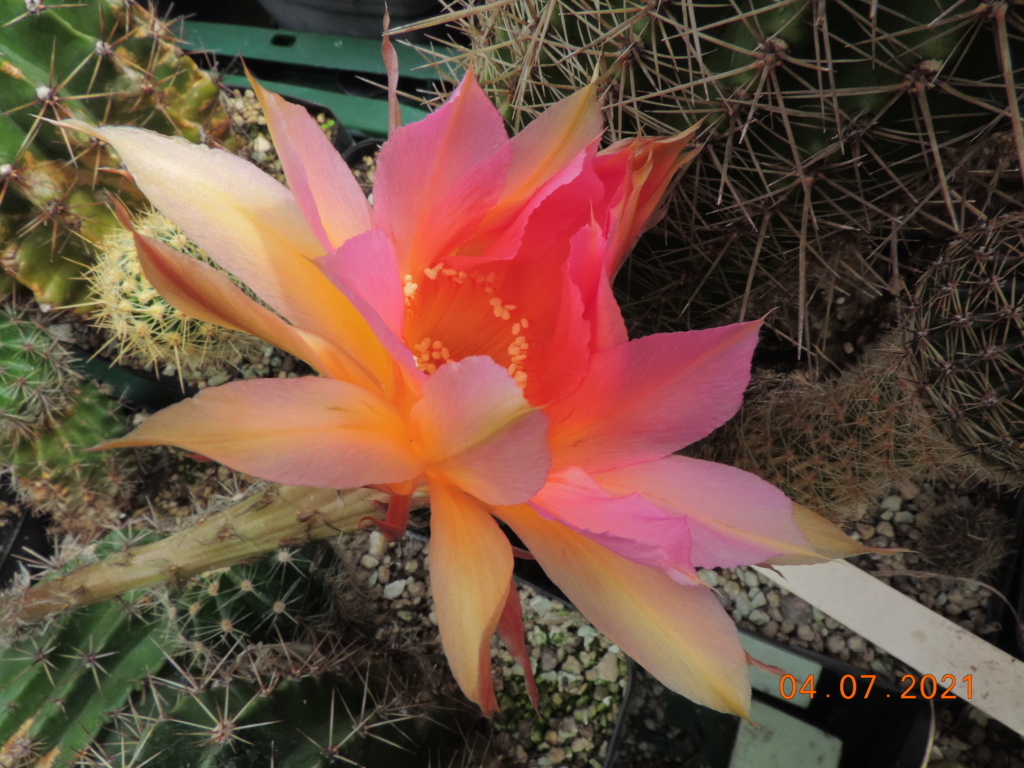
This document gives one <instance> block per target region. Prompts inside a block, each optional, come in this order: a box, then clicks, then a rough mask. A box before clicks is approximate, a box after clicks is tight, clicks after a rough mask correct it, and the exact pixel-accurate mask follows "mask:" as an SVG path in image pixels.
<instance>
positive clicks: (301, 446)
mask: <svg viewBox="0 0 1024 768" xmlns="http://www.w3.org/2000/svg"><path fill="white" fill-rule="evenodd" d="M254 87H256V88H257V92H258V95H259V97H260V100H261V102H262V104H263V107H264V109H265V111H266V116H267V121H268V124H269V126H270V128H271V130H272V133H273V137H274V141H275V143H276V145H277V147H278V151H279V153H280V156H281V160H282V164H283V167H284V171H285V174H286V176H287V179H288V187H285V186H283V185H281V184H280V183H278V182H277V181H275V180H274V179H272V178H271V177H269V176H267V175H265V174H263V173H262V172H261V171H259V170H258V169H256V168H255V167H254V166H252V165H250V164H249V163H247V162H245V161H244V160H242V159H239V158H237V157H235V156H233V155H231V154H229V153H227V152H223V151H219V150H214V149H209V148H207V147H203V146H196V145H191V144H188V143H185V142H182V141H179V140H174V139H168V138H165V137H163V136H159V135H157V134H155V133H150V132H148V131H144V130H140V129H135V128H121V127H110V128H102V129H94V128H89V127H88V126H84V125H83V124H81V123H74V122H71V123H68V125H69V127H73V128H76V129H78V130H83V131H86V132H88V133H90V134H92V135H94V136H96V137H97V138H101V139H102V140H104V141H107V142H109V143H110V144H111V145H113V147H114V148H115V149H116V150H117V152H118V153H119V154H120V156H121V157H122V159H123V160H124V162H125V164H126V166H127V168H128V170H129V171H130V172H131V173H132V174H133V176H134V177H135V179H136V181H137V182H138V184H139V186H140V187H141V189H142V190H143V191H144V192H145V193H146V195H147V196H148V197H149V199H150V200H151V201H152V203H153V204H154V205H155V206H156V207H157V208H158V209H159V210H160V211H161V212H162V213H163V214H164V215H166V216H167V217H168V218H170V219H171V220H172V221H174V222H176V223H177V224H178V225H179V226H181V227H182V228H183V229H184V230H185V232H186V233H187V234H188V235H189V236H190V237H191V238H192V239H193V240H195V242H196V243H197V244H198V245H199V246H200V247H202V248H203V249H204V250H205V251H206V253H207V254H208V255H209V256H210V257H211V258H213V259H214V260H215V261H216V262H217V263H218V264H219V265H220V266H222V267H223V268H224V269H226V270H227V271H229V272H231V273H232V274H234V275H235V276H236V277H237V278H239V279H240V280H242V281H243V282H244V283H245V284H246V285H248V286H249V287H250V288H251V289H252V290H253V291H254V292H255V293H256V294H257V295H258V296H259V297H260V298H261V299H262V300H263V302H265V304H266V307H264V306H261V305H260V304H258V303H257V302H255V301H253V300H251V299H250V298H248V297H247V296H246V295H245V294H244V293H243V292H242V291H241V290H239V289H238V288H236V287H235V286H234V285H233V284H232V282H231V281H230V280H229V279H228V278H227V277H225V276H224V275H223V274H221V273H219V272H217V271H215V270H213V269H212V268H210V267H207V266H205V265H203V264H201V263H199V262H197V261H194V260H192V259H190V258H188V257H186V256H184V255H182V254H180V253H178V252H176V251H174V250H172V249H170V248H169V247H167V246H165V245H162V244H160V243H157V242H154V241H148V240H146V239H144V238H141V237H138V238H137V242H138V250H139V254H140V258H141V259H142V261H143V266H144V268H145V272H146V274H147V276H148V277H149V279H150V280H151V282H152V283H153V284H154V286H155V287H156V288H157V289H158V290H159V291H160V293H161V294H162V295H163V296H164V297H165V298H167V299H168V300H169V301H170V302H172V303H174V304H175V305H177V306H178V307H179V308H180V309H182V310H184V311H185V312H187V313H189V314H191V315H193V316H195V317H197V318H200V319H203V320H206V321H210V322H215V323H219V324H220V325H224V326H227V327H230V328H236V329H240V330H243V331H247V332H249V333H252V334H255V335H256V336H259V337H261V338H263V339H265V340H266V341H268V342H270V343H271V344H274V345H276V346H277V347H279V348H281V349H283V350H285V351H287V352H289V353H291V354H293V355H295V356H297V357H299V358H301V359H303V360H305V361H306V362H308V363H309V364H310V365H311V366H312V367H313V368H314V369H315V370H316V371H317V373H319V374H320V375H319V376H310V377H305V378H299V379H287V380H282V379H265V380H257V381H239V382H233V383H228V384H224V385H222V386H219V387H215V388H211V389H207V390H204V391H203V392H201V393H200V394H199V395H197V396H196V397H194V398H192V399H191V400H188V401H185V402H183V403H180V404H178V405H174V406H171V407H170V408H167V409H166V410H164V411H161V412H159V413H157V414H155V415H153V416H151V417H150V418H149V419H147V420H146V421H145V422H144V423H143V424H142V425H141V426H140V427H138V428H137V429H136V430H135V431H134V432H132V433H131V434H130V435H128V436H127V437H125V438H123V439H121V440H117V441H114V442H113V443H110V444H108V447H112V446H137V445H154V444H169V445H175V446H179V447H182V448H185V449H187V450H189V451H193V452H196V453H199V454H202V455H205V456H208V457H210V458H212V459H215V460H217V461H219V462H222V463H224V464H226V465H228V466H230V467H233V468H235V469H238V470H240V471H243V472H247V473H250V474H253V475H257V476H259V477H263V478H267V479H269V480H272V481H275V482H281V483H287V484H293V485H310V486H318V487H327V488H338V489H348V488H356V487H363V486H371V487H375V488H378V489H381V490H383V491H385V492H387V493H388V494H390V498H391V502H390V506H389V508H388V513H387V519H386V520H385V521H383V522H381V523H380V526H381V528H382V529H383V530H384V531H385V532H386V533H387V534H388V535H389V536H390V537H392V538H393V537H397V536H400V535H401V534H402V532H403V531H404V529H405V524H406V521H407V517H408V510H409V502H410V497H411V495H412V494H413V492H414V491H416V490H417V489H422V488H424V487H425V488H427V489H428V491H429V496H430V500H431V541H430V579H431V589H432V592H433V599H434V601H435V605H436V613H437V618H438V625H439V629H440V635H441V640H442V644H443V647H444V650H445V652H446V654H447V656H448V658H449V660H450V663H451V667H452V670H453V672H454V674H455V678H456V680H457V681H458V683H459V685H460V686H461V687H462V689H463V690H464V691H465V692H466V695H467V696H469V697H470V698H471V699H472V700H473V701H475V702H477V703H478V704H479V705H480V707H481V708H482V709H483V711H484V712H485V713H488V714H489V713H491V712H493V711H494V709H495V708H496V706H497V704H496V701H495V697H494V692H493V688H492V682H491V661H490V640H491V637H492V635H493V634H494V633H495V631H497V632H498V633H499V634H500V635H501V636H502V637H503V638H504V639H505V641H506V642H507V643H508V645H509V647H510V649H511V650H512V652H513V653H514V655H516V657H517V659H518V660H519V661H520V662H521V663H522V664H524V668H525V671H526V674H527V677H528V679H529V680H531V682H532V678H531V676H530V671H529V663H528V656H527V652H526V648H525V645H524V642H523V633H522V625H521V614H520V609H519V604H518V596H517V592H516V590H515V588H514V586H513V585H512V564H513V548H512V546H511V544H510V543H509V540H508V538H507V537H506V535H505V533H504V532H503V531H502V529H501V528H500V527H499V524H498V521H501V522H503V523H505V524H507V526H508V527H509V528H510V529H511V530H512V531H514V532H515V533H516V534H517V535H518V536H519V537H520V539H521V540H522V541H523V542H524V543H525V545H526V546H527V547H528V548H529V550H530V552H531V553H532V555H533V556H534V557H536V558H537V560H539V561H540V563H541V565H542V566H543V567H544V568H545V570H546V571H547V573H548V574H549V575H550V577H551V578H552V579H553V581H554V582H555V583H556V584H558V586H559V587H560V588H562V589H563V590H564V591H565V593H566V595H567V596H568V597H569V598H570V599H571V600H572V601H573V602H574V603H575V605H576V606H577V607H578V608H579V609H580V610H581V611H582V612H583V613H584V614H585V615H586V616H587V617H588V618H589V619H590V620H591V621H592V622H593V623H594V625H595V626H596V627H598V628H599V629H601V630H602V631H604V632H605V633H607V634H608V635H609V636H610V637H611V638H612V639H613V640H614V641H615V642H616V643H618V644H619V645H620V646H621V647H622V648H623V649H624V650H625V651H626V652H627V653H629V654H631V655H632V656H633V657H634V658H635V659H636V660H637V661H638V662H639V663H641V664H642V665H643V666H645V667H646V668H647V669H648V670H650V671H651V672H652V673H653V674H654V675H655V676H657V677H658V678H659V679H660V680H661V681H663V682H664V683H665V684H666V685H667V686H668V687H670V688H672V689H673V690H676V691H679V692H681V693H683V694H685V695H686V696H688V697H690V698H691V699H693V700H694V701H697V702H699V703H701V704H705V705H708V706H711V707H714V708H717V709H720V710H724V711H728V712H734V713H738V714H743V715H745V714H746V713H747V711H748V707H749V700H750V688H749V683H748V680H747V671H746V666H747V658H746V655H745V654H744V651H743V649H742V648H741V646H740V642H739V637H738V634H737V631H736V629H735V627H734V625H733V623H732V621H731V620H730V619H729V617H728V616H727V615H726V613H725V612H724V611H723V609H722V608H721V606H720V604H719V602H718V600H717V598H716V597H715V595H714V594H713V593H712V592H711V590H709V589H708V588H707V587H705V586H704V585H703V584H702V583H701V582H700V580H699V579H698V578H697V572H696V569H697V568H715V567H732V566H736V565H740V564H750V563H761V562H772V561H773V560H774V561H777V562H783V561H786V562H815V561H820V560H823V559H827V558H829V557H836V556H845V555H848V554H853V553H854V552H856V551H859V550H858V548H857V545H855V544H854V543H853V542H850V541H849V540H847V539H846V538H845V537H844V536H843V535H842V533H841V532H839V530H838V529H836V528H834V527H833V526H831V525H830V524H829V523H826V522H825V521H823V520H821V519H820V518H816V517H815V516H813V515H812V514H811V513H809V512H807V511H806V510H802V509H800V508H794V505H793V504H792V502H790V501H789V499H787V498H786V496H785V495H783V494H782V493H781V492H780V491H778V490H777V489H775V488H774V487H772V486H771V485H769V484H768V483H766V482H764V481H762V480H759V479H758V478H756V477H754V476H753V475H750V474H747V473H745V472H742V471H740V470H737V469H734V468H732V467H728V466H723V465H719V464H714V463H709V462H705V461H698V460H695V459H690V458H684V457H681V456H675V455H672V454H673V452H674V451H677V450H679V449H680V448H683V447H684V446H686V445H688V444H690V443H692V442H694V441H695V440H699V439H701V438H702V437H704V436H705V435H707V434H708V433H710V432H711V431H712V430H714V429H715V428H716V427H718V426H720V425H721V424H722V423H724V422H725V421H726V420H727V419H729V418H730V417H731V416H732V415H733V414H734V413H735V412H736V410H737V409H738V408H739V406H740V403H741V401H742V398H743V391H744V389H745V388H746V386H747V383H748V380H749V376H750V358H751V354H752V352H753V349H754V345H755V344H756V342H757V334H758V328H759V323H757V322H751V323H741V324H737V325H730V326H726V327H723V328H714V329H710V330H701V331H690V332H685V333H669V334H658V335H655V336H649V337H646V338H641V339H635V340H629V339H628V338H627V334H626V328H625V325H624V323H623V320H622V317H621V315H620V313H619V308H618V306H617V304H616V302H615V300H614V298H613V295H612V291H611V279H612V277H613V276H614V274H615V272H616V270H617V269H618V267H619V266H620V264H621V263H622V261H623V259H624V258H625V255H626V253H627V252H628V250H629V249H630V248H631V247H632V245H633V243H634V241H635V240H636V238H637V237H638V236H639V234H640V233H641V232H642V231H643V230H644V229H645V228H647V227H648V226H650V224H651V223H652V222H653V221H654V220H655V219H656V218H657V216H658V215H659V212H660V209H659V205H660V202H661V199H662V195H663V193H664V191H665V189H666V187H667V186H668V184H669V183H670V181H671V180H672V178H673V175H674V174H675V173H676V171H677V170H679V169H680V168H681V167H682V166H683V165H685V163H686V162H687V160H688V159H689V158H690V157H691V154H692V153H690V152H689V151H688V145H689V140H690V134H691V133H692V131H688V132H686V133H684V134H682V135H680V136H677V137H674V138H669V139H660V140H652V139H635V140H631V141H624V142H620V143H617V144H615V145H612V146H610V147H608V148H606V149H600V148H599V142H600V138H601V134H602V131H603V122H602V118H601V112H600V108H599V105H598V103H597V100H596V98H595V96H594V93H593V91H592V89H586V90H583V91H581V92H579V93H577V94H575V95H572V96H570V97H568V98H566V99H565V100H564V101H562V102H560V103H559V104H557V105H555V106H554V107H552V108H550V109H549V110H547V111H546V112H544V113H543V114H542V115H541V116H540V117H538V118H537V119H536V120H535V121H534V122H533V123H531V124H530V125H529V126H528V127H527V128H526V129H525V130H523V131H522V132H521V133H519V134H518V135H516V136H514V137H513V138H511V139H509V138H508V135H507V133H506V131H505V127H504V124H503V122H502V119H501V117H500V116H499V114H498V112H497V110H495V108H494V107H493V106H492V105H491V104H490V102H489V101H488V99H487V98H486V96H485V95H484V93H483V91H482V90H481V88H480V87H479V86H478V85H477V83H476V81H475V80H474V79H473V77H472V76H468V77H467V78H466V79H465V80H464V81H463V83H462V84H461V85H460V86H459V88H458V89H457V90H456V91H455V93H454V94H453V95H452V96H451V98H450V99H449V100H448V102H447V103H446V104H445V105H444V106H443V107H441V108H440V109H438V110H437V111H436V112H434V113H433V114H431V115H430V116H428V117H427V118H425V119H424V120H422V121H420V122H418V123H414V124H411V125H408V126H405V127H401V128H398V129H397V130H395V131H394V132H393V133H392V136H391V137H390V138H389V140H388V141H387V142H386V143H385V144H384V146H383V149H382V150H381V153H380V157H379V160H378V166H377V173H376V181H375V185H374V192H373V202H372V205H371V203H369V202H368V201H367V200H366V198H365V197H364V195H363V193H362V192H361V190H360V189H359V187H358V185H357V184H356V181H355V179H354V178H353V176H352V173H351V172H350V171H349V169H348V168H347V167H346V165H345V164H344V162H343V161H342V160H341V159H340V157H339V156H338V155H337V154H336V153H335V151H334V150H333V148H332V147H331V146H330V144H329V143H328V141H327V140H326V139H325V138H324V136H323V134H322V133H321V131H320V128H319V127H318V126H317V125H316V123H315V122H314V121H313V120H312V119H310V118H309V116H308V115H307V114H306V112H305V110H304V109H302V108H300V107H297V106H294V105H291V104H289V103H287V102H285V101H284V100H282V99H281V98H279V97H278V96H276V95H274V94H272V93H269V92H267V91H265V90H263V89H261V88H259V87H258V86H254ZM267 307H269V309H268V308H267Z"/></svg>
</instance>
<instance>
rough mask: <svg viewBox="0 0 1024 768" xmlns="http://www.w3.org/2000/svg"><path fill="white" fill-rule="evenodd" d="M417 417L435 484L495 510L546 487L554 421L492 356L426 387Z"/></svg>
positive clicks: (472, 360)
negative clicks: (468, 495) (456, 489)
mask: <svg viewBox="0 0 1024 768" xmlns="http://www.w3.org/2000/svg"><path fill="white" fill-rule="evenodd" d="M411 418H412V422H413V424H414V425H415V427H416V428H417V430H418V441H419V445H420V450H421V452H422V455H423V456H424V458H425V459H426V461H427V463H428V465H429V467H430V469H429V473H430V475H431V477H432V478H435V477H436V478H444V479H445V481H446V482H448V483H451V484H452V485H456V486H458V487H460V488H462V489H463V490H464V491H466V492H467V493H471V494H473V495H474V496H476V497H477V498H479V499H481V500H483V501H485V502H487V503H489V504H517V503H519V502H521V501H526V500H527V499H528V498H529V497H530V496H532V495H533V494H534V493H536V492H537V491H538V490H539V489H540V487H541V486H542V485H544V481H545V479H546V477H547V472H548V467H549V465H550V463H551V456H550V454H549V453H548V447H547V419H546V418H545V417H544V414H543V413H541V412H540V411H538V410H535V409H534V408H532V407H531V406H530V404H529V403H528V402H527V401H526V398H525V397H523V393H522V390H520V389H519V387H518V386H516V383H515V381H514V380H513V379H512V377H511V376H509V375H508V372H507V371H505V370H504V369H503V368H502V367H501V366H500V365H498V364H497V363H495V362H494V361H493V360H491V359H490V358H488V357H468V358H466V359H465V360H462V361H459V362H451V363H447V364H445V365H443V366H441V367H440V368H439V369H438V370H437V373H435V374H433V375H432V376H430V378H428V379H427V381H426V383H425V384H424V385H423V399H422V400H420V401H419V402H418V403H416V405H414V406H413V407H412V411H411Z"/></svg>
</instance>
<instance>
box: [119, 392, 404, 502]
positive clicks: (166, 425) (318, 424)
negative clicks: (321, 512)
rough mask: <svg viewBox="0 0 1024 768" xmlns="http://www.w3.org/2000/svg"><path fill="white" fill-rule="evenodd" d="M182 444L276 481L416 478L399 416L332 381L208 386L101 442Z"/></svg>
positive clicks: (318, 483) (332, 483)
mask: <svg viewBox="0 0 1024 768" xmlns="http://www.w3.org/2000/svg"><path fill="white" fill-rule="evenodd" d="M137 445H176V446H178V447H179V448H184V449H185V450H187V451H192V452H194V453H199V454H201V455H203V456H207V457H209V458H211V459H213V460H214V461H218V462H220V463H222V464H225V465H227V466H229V467H231V468H232V469H236V470H238V471H240V472H246V473H248V474H251V475H256V476H257V477H262V478H264V479H266V480H270V481H272V482H275V483H287V484H289V485H309V486H314V487H317V488H358V487H360V486H363V485H386V484H390V483H402V482H405V481H408V480H415V479H416V478H418V477H419V476H420V475H421V474H422V472H423V470H424V465H423V461H422V460H421V459H420V457H419V456H418V455H416V453H415V452H414V451H413V450H412V448H411V446H410V443H409V439H408V436H407V434H406V430H405V426H404V424H403V422H402V419H401V417H400V415H399V414H398V413H397V411H396V410H395V408H394V406H393V405H391V403H389V402H388V401H386V400H384V398H382V397H380V396H378V395H374V394H373V393H371V392H368V391H367V390H365V389H360V388H359V387H356V386H353V385H352V384H347V383H344V382H340V381H334V380H332V379H320V378H313V377H310V378H302V379H254V380H252V381H236V382H231V383H229V384H224V385H222V386H219V387H213V388H211V389H205V390H203V391H201V392H200V393H199V394H198V395H196V396H195V397H193V398H192V399H191V400H185V401H184V402H181V403H178V404H176V405H172V406H170V407H169V408H165V409H164V410H162V411H159V412H158V413H155V414H153V415H152V416H150V417H149V418H148V419H146V420H145V421H144V422H143V423H142V424H141V425H140V426H139V427H138V428H136V429H135V430H133V431H132V432H130V433H129V434H128V435H126V436H125V437H123V438H120V439H118V440H111V441H110V442H107V443H103V444H102V445H100V446H99V447H100V448H124V447H129V446H137Z"/></svg>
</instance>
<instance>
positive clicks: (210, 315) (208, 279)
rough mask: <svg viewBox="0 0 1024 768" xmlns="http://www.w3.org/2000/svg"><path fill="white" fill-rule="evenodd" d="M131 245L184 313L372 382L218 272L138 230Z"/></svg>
mask: <svg viewBox="0 0 1024 768" xmlns="http://www.w3.org/2000/svg"><path fill="white" fill-rule="evenodd" d="M135 251H136V253H137V254H138V257H139V262H140V263H141V265H142V271H143V273H144V274H145V275H146V279H147V280H149V282H150V283H152V284H153V287H154V288H156V289H157V291H159V292H160V295H161V296H162V297H163V298H164V299H166V300H167V301H168V302H170V303H171V304H172V305H174V306H175V307H177V308H178V309H180V310H181V311H182V312H184V313H185V314H187V315H189V316H190V317H194V318H196V319H197V320H204V321H206V322H208V323H216V324H217V325H221V326H224V327H225V328H234V329H235V330H238V331H244V332H245V333H251V334H252V335H253V336H258V337H259V338H261V339H263V340H264V341H266V342H269V343H270V344H273V345H274V346H275V347H277V348H279V349H282V350H284V351H285V352H288V353H289V354H292V355H295V356H296V357H298V358H299V359H301V360H305V361H306V362H307V363H309V364H310V365H311V366H313V367H314V368H316V369H317V371H319V372H320V373H322V374H324V375H325V376H330V377H332V378H336V379H341V380H344V381H349V382H352V383H355V384H359V385H360V386H364V387H367V388H372V387H373V385H374V383H375V379H374V377H372V376H371V375H370V374H369V373H368V372H367V371H366V370H365V369H363V368H362V367H361V366H359V364H358V363H357V362H356V361H355V360H353V359H352V358H351V357H350V356H349V355H347V354H346V353H345V352H344V351H343V350H341V349H339V348H338V347H337V345H335V344H334V343H333V342H331V341H328V340H326V339H323V338H321V337H319V336H317V335H316V334H315V333H312V332H310V331H304V330H302V329H301V328H296V327H295V326H293V325H288V323H286V322H285V321H284V320H282V319H281V318H280V317H278V316H277V315H275V314H274V313H273V312H271V311H270V310H268V309H266V308H265V307H263V306H262V305H261V304H259V303H257V302H256V301H253V300H252V299H250V298H249V297H248V296H246V295H245V293H243V292H242V290H241V289H239V288H238V287H237V286H235V284H234V283H232V282H231V280H230V279H228V277H227V276H226V275H224V273H222V272H218V271H217V270H216V269H214V268H213V267H211V266H209V265H207V264H204V263H202V262H201V261H196V260H195V259H193V258H191V257H189V256H186V255H185V254H183V253H179V252H178V251H176V250H174V249H173V248H171V247H169V246H168V245H166V244H164V243H161V242H159V241H157V240H152V239H150V238H148V237H143V236H141V235H139V234H136V235H135Z"/></svg>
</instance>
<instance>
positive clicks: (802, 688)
mask: <svg viewBox="0 0 1024 768" xmlns="http://www.w3.org/2000/svg"><path fill="white" fill-rule="evenodd" d="M876 677H877V675H868V674H864V675H843V676H842V677H841V678H840V679H839V689H838V692H836V695H835V698H843V699H866V698H868V696H870V695H871V690H872V688H874V687H875V679H876ZM900 686H901V688H902V689H903V690H902V692H900V693H898V694H894V693H884V694H881V695H884V696H885V698H887V699H888V698H900V699H955V698H957V696H958V695H959V696H961V697H963V698H965V699H969V698H971V696H972V694H973V693H974V690H973V686H974V680H973V678H972V677H971V675H964V676H963V677H961V678H957V676H956V675H942V677H938V678H937V677H936V676H935V675H920V676H918V675H912V674H907V675H903V677H902V678H900ZM800 694H803V695H805V696H810V697H811V698H812V699H813V698H814V697H815V696H822V695H824V696H825V698H832V697H833V694H832V692H830V693H824V694H823V693H821V692H819V691H818V690H817V688H816V687H815V684H814V675H811V676H810V677H808V678H806V679H805V680H802V681H801V680H797V679H796V677H794V676H793V675H783V676H782V677H780V678H779V695H780V696H782V698H784V699H792V698H795V697H796V696H798V695H800ZM876 695H879V694H876Z"/></svg>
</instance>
